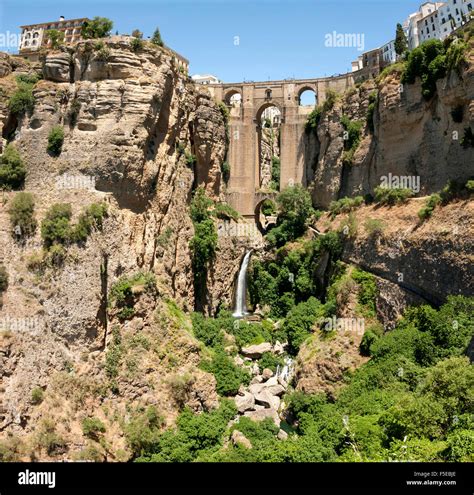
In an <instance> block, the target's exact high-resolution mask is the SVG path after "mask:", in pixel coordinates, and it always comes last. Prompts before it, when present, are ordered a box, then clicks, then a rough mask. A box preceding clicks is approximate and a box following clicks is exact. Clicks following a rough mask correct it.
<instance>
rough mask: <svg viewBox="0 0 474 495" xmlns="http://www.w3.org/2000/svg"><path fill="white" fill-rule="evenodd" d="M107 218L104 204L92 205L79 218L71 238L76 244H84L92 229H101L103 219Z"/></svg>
mask: <svg viewBox="0 0 474 495" xmlns="http://www.w3.org/2000/svg"><path fill="white" fill-rule="evenodd" d="M105 217H107V204H106V203H92V204H91V205H90V206H88V207H87V208H86V210H85V211H84V212H83V213H82V214H81V215H80V216H79V219H78V221H77V225H76V226H75V227H74V229H73V231H72V233H71V236H72V239H73V240H74V241H76V242H85V241H86V240H87V238H88V237H89V235H90V234H91V232H92V230H93V229H101V228H102V223H103V220H104V218H105Z"/></svg>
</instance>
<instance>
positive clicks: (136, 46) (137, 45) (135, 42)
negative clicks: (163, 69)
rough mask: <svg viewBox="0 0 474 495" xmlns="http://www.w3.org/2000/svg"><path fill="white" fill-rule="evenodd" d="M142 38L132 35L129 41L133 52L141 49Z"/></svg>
mask: <svg viewBox="0 0 474 495" xmlns="http://www.w3.org/2000/svg"><path fill="white" fill-rule="evenodd" d="M143 44H144V43H143V40H142V39H141V38H138V37H134V38H132V39H131V41H130V46H131V47H132V50H133V51H134V52H139V51H140V50H142V49H143Z"/></svg>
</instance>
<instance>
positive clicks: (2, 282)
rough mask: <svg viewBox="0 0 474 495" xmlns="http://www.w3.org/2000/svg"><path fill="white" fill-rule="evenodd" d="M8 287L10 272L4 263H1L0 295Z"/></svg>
mask: <svg viewBox="0 0 474 495" xmlns="http://www.w3.org/2000/svg"><path fill="white" fill-rule="evenodd" d="M7 289H8V273H7V269H6V268H5V266H4V265H0V295H1V293H2V292H5V291H6V290H7Z"/></svg>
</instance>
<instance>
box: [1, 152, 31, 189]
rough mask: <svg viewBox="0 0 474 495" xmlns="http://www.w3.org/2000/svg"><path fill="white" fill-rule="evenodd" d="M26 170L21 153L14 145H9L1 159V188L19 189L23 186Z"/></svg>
mask: <svg viewBox="0 0 474 495" xmlns="http://www.w3.org/2000/svg"><path fill="white" fill-rule="evenodd" d="M25 177H26V168H25V165H24V164H23V160H22V159H21V156H20V153H19V152H18V150H17V149H16V148H15V146H14V145H13V144H11V143H10V144H8V145H7V146H6V148H5V150H4V152H3V154H2V156H1V158H0V188H1V189H18V188H19V187H21V186H23V183H24V181H25Z"/></svg>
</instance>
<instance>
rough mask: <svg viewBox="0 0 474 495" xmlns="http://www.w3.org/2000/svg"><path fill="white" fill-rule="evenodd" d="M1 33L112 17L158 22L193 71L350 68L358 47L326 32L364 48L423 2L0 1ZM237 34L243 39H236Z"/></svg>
mask: <svg viewBox="0 0 474 495" xmlns="http://www.w3.org/2000/svg"><path fill="white" fill-rule="evenodd" d="M0 2H1V3H0V32H2V33H6V32H8V31H10V32H19V29H18V26H19V25H22V24H32V23H35V22H48V21H52V20H56V19H57V18H58V17H59V16H60V15H64V16H65V17H66V18H75V17H94V16H96V15H99V16H106V17H109V18H110V19H112V20H113V21H114V32H115V30H118V31H119V32H120V33H130V32H131V31H132V30H133V29H135V28H138V29H140V30H141V31H143V32H144V34H145V36H150V35H151V34H152V32H153V30H154V28H155V26H159V28H160V30H161V33H162V36H163V39H164V41H165V43H166V44H167V45H169V46H170V47H171V48H173V49H175V50H176V51H178V52H180V53H181V54H182V55H184V56H185V57H186V58H188V59H189V60H190V62H191V66H190V72H191V74H196V73H200V74H202V73H211V74H215V75H216V76H218V77H219V78H220V79H222V80H223V81H226V82H234V81H243V80H247V81H249V80H252V81H266V80H268V79H285V78H290V77H295V78H297V79H301V78H312V77H321V76H325V75H332V74H338V73H343V72H347V71H348V70H350V63H351V61H352V60H354V59H356V58H357V56H358V55H359V54H360V52H359V51H358V50H357V48H356V47H346V48H327V47H326V46H325V35H326V34H327V33H332V32H333V31H336V32H337V33H360V34H364V37H365V49H366V50H368V49H371V48H375V47H377V46H379V45H381V44H383V43H385V42H386V41H389V40H390V39H393V37H394V33H395V26H396V23H397V22H401V21H403V20H404V19H405V18H406V17H407V15H408V14H409V13H411V12H414V11H415V10H417V8H418V6H419V4H420V3H421V0H398V1H395V0H364V1H357V0H128V1H123V0H81V1H74V0H68V1H67V2H65V1H62V2H60V1H58V0H56V1H51V0H29V1H26V0H0ZM235 37H238V44H236V43H235V40H236V38H235Z"/></svg>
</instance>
